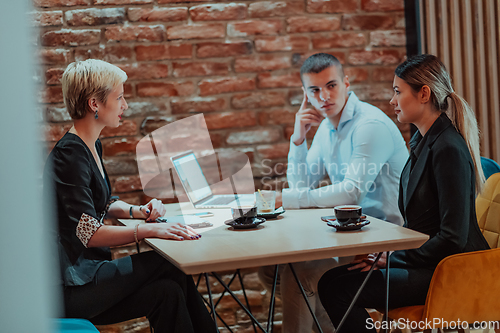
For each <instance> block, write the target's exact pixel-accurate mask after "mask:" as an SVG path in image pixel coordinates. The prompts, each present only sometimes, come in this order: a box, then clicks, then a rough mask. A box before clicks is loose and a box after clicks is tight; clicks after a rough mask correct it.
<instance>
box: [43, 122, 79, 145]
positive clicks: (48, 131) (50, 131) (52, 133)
mask: <svg viewBox="0 0 500 333" xmlns="http://www.w3.org/2000/svg"><path fill="white" fill-rule="evenodd" d="M71 126H73V125H72V124H65V125H53V124H47V125H44V126H43V128H44V130H43V132H44V133H45V141H59V140H60V139H61V138H62V137H63V135H64V134H65V133H66V132H67V131H68V130H69V129H70V128H71Z"/></svg>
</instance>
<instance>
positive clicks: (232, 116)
mask: <svg viewBox="0 0 500 333" xmlns="http://www.w3.org/2000/svg"><path fill="white" fill-rule="evenodd" d="M204 116H205V122H206V123H207V128H208V129H209V130H215V129H223V128H231V127H248V126H255V125H257V119H256V117H255V112H253V111H244V112H243V111H241V112H222V113H209V114H206V115H204Z"/></svg>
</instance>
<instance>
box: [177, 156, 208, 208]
mask: <svg viewBox="0 0 500 333" xmlns="http://www.w3.org/2000/svg"><path fill="white" fill-rule="evenodd" d="M172 163H173V164H174V167H175V170H176V171H177V174H178V175H179V178H180V180H181V182H182V186H183V187H184V190H185V191H186V193H187V195H188V196H189V199H190V200H191V202H192V203H193V204H195V203H197V202H199V201H201V200H203V199H205V198H207V197H209V196H211V195H212V190H211V189H210V185H208V182H207V179H206V178H205V175H204V174H203V171H202V170H201V166H200V164H199V163H198V160H197V159H196V156H195V155H194V153H193V152H187V153H185V154H182V155H178V156H175V157H173V158H172Z"/></svg>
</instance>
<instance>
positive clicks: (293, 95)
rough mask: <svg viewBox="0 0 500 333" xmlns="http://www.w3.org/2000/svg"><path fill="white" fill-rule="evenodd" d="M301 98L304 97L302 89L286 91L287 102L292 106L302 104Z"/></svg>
mask: <svg viewBox="0 0 500 333" xmlns="http://www.w3.org/2000/svg"><path fill="white" fill-rule="evenodd" d="M303 99H304V92H303V91H302V89H300V90H290V91H289V92H288V102H289V103H290V105H292V106H300V105H301V104H302V100H303ZM297 110H298V109H297Z"/></svg>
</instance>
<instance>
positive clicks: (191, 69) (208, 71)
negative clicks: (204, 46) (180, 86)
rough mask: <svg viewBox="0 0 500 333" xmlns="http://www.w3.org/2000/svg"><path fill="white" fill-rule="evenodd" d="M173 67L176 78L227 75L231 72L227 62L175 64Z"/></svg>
mask: <svg viewBox="0 0 500 333" xmlns="http://www.w3.org/2000/svg"><path fill="white" fill-rule="evenodd" d="M172 65H173V68H174V72H173V74H174V76H175V77H186V76H207V75H226V74H227V73H228V72H229V68H228V63H226V62H208V61H203V62H184V63H180V62H174V63H172Z"/></svg>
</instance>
